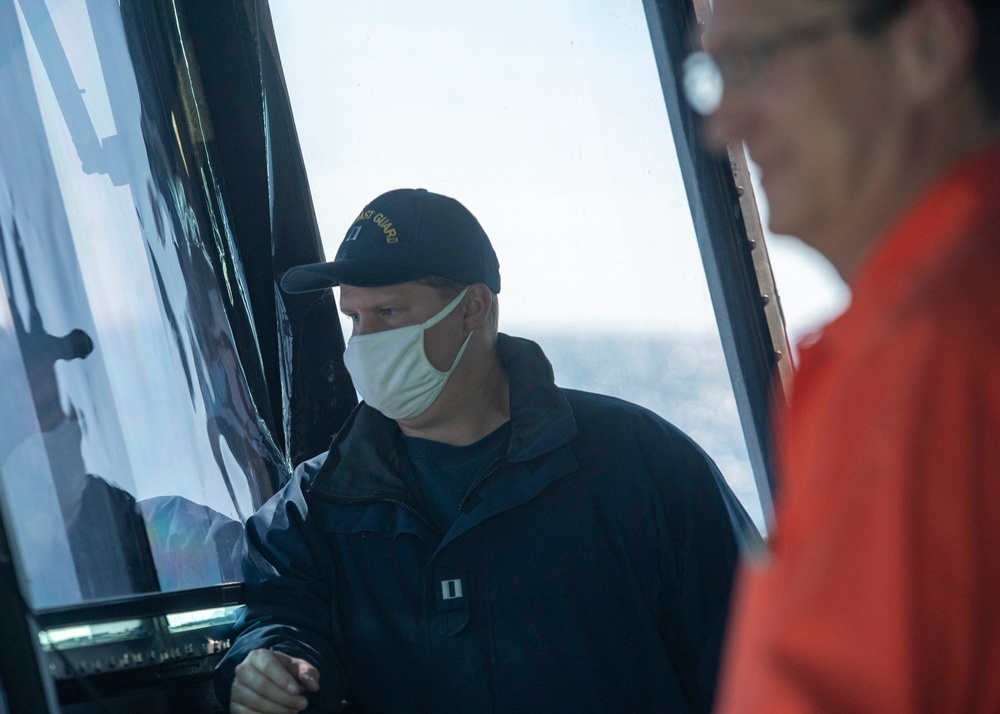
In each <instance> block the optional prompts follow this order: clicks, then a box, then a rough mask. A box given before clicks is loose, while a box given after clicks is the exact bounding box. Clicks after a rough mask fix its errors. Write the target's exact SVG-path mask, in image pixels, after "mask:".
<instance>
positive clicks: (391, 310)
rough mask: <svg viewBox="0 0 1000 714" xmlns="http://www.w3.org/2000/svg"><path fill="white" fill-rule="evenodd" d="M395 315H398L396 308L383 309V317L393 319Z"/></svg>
mask: <svg viewBox="0 0 1000 714" xmlns="http://www.w3.org/2000/svg"><path fill="white" fill-rule="evenodd" d="M395 314H396V309H395V308H392V307H383V308H382V317H392V316H393V315H395Z"/></svg>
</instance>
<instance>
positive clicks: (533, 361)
mask: <svg viewBox="0 0 1000 714" xmlns="http://www.w3.org/2000/svg"><path fill="white" fill-rule="evenodd" d="M497 355H498V357H499V359H500V364H501V366H502V367H503V368H504V370H505V371H506V372H507V377H508V381H509V383H510V425H511V439H510V445H509V447H508V449H507V461H510V462H524V461H530V460H532V459H536V458H538V457H539V456H542V455H544V454H547V453H549V452H551V451H553V450H554V449H556V448H558V447H560V446H562V445H563V444H566V443H568V442H569V441H570V440H572V439H573V437H575V436H576V433H577V427H576V421H575V419H574V418H573V410H572V409H571V408H570V406H569V402H567V401H566V397H565V396H564V395H563V393H562V390H560V389H559V388H558V387H557V386H556V385H555V380H554V377H553V374H552V365H551V364H550V363H549V361H548V359H547V358H546V357H545V354H544V353H543V352H542V349H541V347H539V346H538V345H537V344H535V343H534V342H531V341H530V340H525V339H522V338H519V337H511V336H509V335H504V334H500V335H498V336H497ZM404 454H405V452H404V449H403V445H402V441H401V432H400V430H399V426H397V424H396V422H394V421H393V420H391V419H389V418H387V417H385V416H383V415H382V414H381V413H380V412H378V411H376V410H375V409H373V408H371V407H369V406H368V405H367V404H365V403H364V402H362V403H361V404H359V405H358V406H357V408H356V409H355V410H354V412H353V413H352V414H351V415H350V416H349V417H348V419H347V421H346V422H345V423H344V425H343V427H341V429H340V431H339V432H338V433H337V435H336V436H335V437H334V440H333V444H332V445H331V447H330V451H329V453H328V455H327V459H326V462H325V463H324V464H323V466H322V467H321V468H320V470H319V472H318V473H317V474H316V478H315V479H314V480H313V483H312V486H311V487H310V489H309V490H310V492H311V493H315V494H317V495H321V496H327V497H331V498H347V499H359V498H403V497H405V496H406V495H407V491H406V487H405V485H404V482H403V479H402V478H401V477H400V473H399V472H400V461H401V459H403V458H405V455H404Z"/></svg>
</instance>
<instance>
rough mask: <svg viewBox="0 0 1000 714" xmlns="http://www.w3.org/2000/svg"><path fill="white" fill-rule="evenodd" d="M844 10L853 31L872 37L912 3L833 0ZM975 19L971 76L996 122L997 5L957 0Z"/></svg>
mask: <svg viewBox="0 0 1000 714" xmlns="http://www.w3.org/2000/svg"><path fill="white" fill-rule="evenodd" d="M833 1H834V2H838V3H840V4H841V5H843V6H845V7H846V8H847V9H848V12H849V14H850V15H851V17H852V23H853V25H854V29H855V31H856V32H857V33H858V34H859V35H861V36H862V37H872V36H874V35H876V34H877V33H879V32H880V31H881V30H883V29H885V28H886V27H888V26H889V25H890V24H892V21H893V20H895V19H896V18H898V17H899V16H900V15H902V14H903V11H904V10H905V9H906V7H907V6H908V5H909V4H910V3H911V2H913V0H833ZM961 1H962V2H967V3H968V4H969V5H970V6H971V7H972V11H973V13H974V14H975V17H976V23H977V27H976V54H975V56H974V58H973V68H972V74H973V77H974V78H975V80H976V84H977V85H978V87H979V93H980V95H981V96H982V98H983V104H984V106H985V108H986V111H987V114H988V116H989V118H990V120H992V121H998V120H1000V3H998V2H997V0H961Z"/></svg>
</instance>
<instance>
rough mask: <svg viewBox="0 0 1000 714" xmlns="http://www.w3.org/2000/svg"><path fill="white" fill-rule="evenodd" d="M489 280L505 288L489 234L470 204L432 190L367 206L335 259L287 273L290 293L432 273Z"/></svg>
mask: <svg viewBox="0 0 1000 714" xmlns="http://www.w3.org/2000/svg"><path fill="white" fill-rule="evenodd" d="M431 275H434V276H437V277H439V278H448V279H451V280H456V281H459V282H462V283H486V285H487V286H488V287H489V288H490V290H492V291H493V292H495V293H498V292H500V263H499V262H498V261H497V255H496V253H495V252H494V251H493V246H492V245H491V244H490V239H489V238H487V237H486V232H485V231H484V230H483V227H482V226H480V225H479V221H477V220H476V217H475V216H473V215H472V214H471V213H470V212H469V209H467V208H466V207H465V206H463V205H462V204H461V203H459V202H458V201H456V200H455V199H454V198H449V197H448V196H442V195H440V194H437V193H431V192H430V191H427V190H426V189H422V188H417V189H412V188H400V189H396V190H395V191H389V192H388V193H383V194H382V195H381V196H379V197H378V198H376V199H375V200H374V201H372V202H371V203H369V204H368V205H367V206H365V208H364V210H362V211H361V213H360V214H358V217H357V218H355V219H354V223H353V224H352V225H351V227H350V228H349V229H348V231H347V235H345V236H344V241H343V242H342V243H341V244H340V249H339V250H338V251H337V256H336V258H334V260H333V261H332V262H330V263H311V264H309V265H300V266H298V267H295V268H291V269H290V270H288V271H287V272H286V273H285V275H284V276H283V277H282V279H281V287H282V289H283V290H285V292H289V293H306V292H312V291H314V290H325V289H326V288H329V287H333V286H334V285H340V284H341V283H346V284H347V285H356V286H358V287H377V286H381V285H396V284H398V283H406V282H409V281H411V280H419V279H420V278H425V277H427V276H431Z"/></svg>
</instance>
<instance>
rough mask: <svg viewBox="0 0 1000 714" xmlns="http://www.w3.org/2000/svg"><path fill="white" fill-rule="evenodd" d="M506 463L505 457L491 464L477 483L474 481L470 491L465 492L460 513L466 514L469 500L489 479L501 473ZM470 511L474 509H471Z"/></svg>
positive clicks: (459, 508)
mask: <svg viewBox="0 0 1000 714" xmlns="http://www.w3.org/2000/svg"><path fill="white" fill-rule="evenodd" d="M506 463H507V460H506V459H505V458H504V457H503V456H500V457H499V458H497V460H496V461H494V462H493V463H492V464H490V466H489V467H488V468H487V469H486V470H485V471H484V472H483V473H481V474H480V475H479V477H478V478H477V479H476V480H475V481H473V483H472V485H471V486H469V490H468V491H466V492H465V495H464V496H462V501H461V502H460V503H459V504H458V512H459V513H465V512H466V511H465V504H466V502H467V501H468V500H469V498H470V497H471V496H472V495H473V494H474V493H475V492H476V491H477V490H478V489H479V488H480V487H481V486H482V485H483V484H484V483H485V482H486V480H487V479H488V478H490V477H491V476H492V475H493V474H495V473H496V472H497V471H499V470H500V467H502V466H504V465H505V464H506ZM469 510H472V509H471V508H470V509H469Z"/></svg>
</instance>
